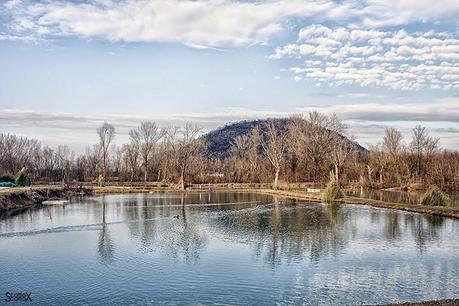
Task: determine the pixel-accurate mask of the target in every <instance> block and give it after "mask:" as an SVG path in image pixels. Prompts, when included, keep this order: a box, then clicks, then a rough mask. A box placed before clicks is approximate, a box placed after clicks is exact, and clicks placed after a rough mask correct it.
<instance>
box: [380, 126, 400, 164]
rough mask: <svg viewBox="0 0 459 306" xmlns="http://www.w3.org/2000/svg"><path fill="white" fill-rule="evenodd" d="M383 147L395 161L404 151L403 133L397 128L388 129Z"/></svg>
mask: <svg viewBox="0 0 459 306" xmlns="http://www.w3.org/2000/svg"><path fill="white" fill-rule="evenodd" d="M384 133H385V134H384V138H383V146H384V148H385V149H386V151H387V152H388V153H389V155H390V156H391V158H392V159H393V160H394V161H395V160H397V158H398V155H399V153H400V150H401V149H402V139H403V137H402V133H401V132H400V131H399V130H397V129H396V128H392V127H390V128H386V129H385V131H384Z"/></svg>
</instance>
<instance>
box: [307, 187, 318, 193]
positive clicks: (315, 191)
mask: <svg viewBox="0 0 459 306" xmlns="http://www.w3.org/2000/svg"><path fill="white" fill-rule="evenodd" d="M307 192H311V193H318V192H320V189H315V188H308V189H307Z"/></svg>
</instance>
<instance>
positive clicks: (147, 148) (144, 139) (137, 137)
mask: <svg viewBox="0 0 459 306" xmlns="http://www.w3.org/2000/svg"><path fill="white" fill-rule="evenodd" d="M129 136H130V138H131V143H133V144H134V145H135V146H136V147H137V148H138V149H139V150H140V156H141V158H142V163H143V169H144V180H145V182H146V181H147V180H148V166H149V161H150V158H151V154H152V153H153V151H154V149H155V145H156V143H157V142H158V141H159V140H160V139H161V137H162V133H161V131H160V129H159V128H158V126H157V125H156V123H154V122H151V121H144V122H142V123H141V124H140V126H139V127H138V128H137V129H136V130H131V131H130V132H129Z"/></svg>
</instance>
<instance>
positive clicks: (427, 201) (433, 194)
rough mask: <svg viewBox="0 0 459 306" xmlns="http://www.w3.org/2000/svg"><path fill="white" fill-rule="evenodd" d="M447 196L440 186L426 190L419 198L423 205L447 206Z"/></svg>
mask: <svg viewBox="0 0 459 306" xmlns="http://www.w3.org/2000/svg"><path fill="white" fill-rule="evenodd" d="M448 203H449V197H448V195H447V194H446V193H444V192H443V191H442V190H441V189H440V188H434V189H431V190H429V191H427V192H426V194H425V195H424V197H423V198H422V200H421V205H425V206H448Z"/></svg>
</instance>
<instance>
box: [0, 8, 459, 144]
mask: <svg viewBox="0 0 459 306" xmlns="http://www.w3.org/2000/svg"><path fill="white" fill-rule="evenodd" d="M458 16H459V4H458V2H457V1H456V0H454V1H452V0H451V1H450V0H442V1H440V0H437V1H432V0H417V1H414V0H400V1H383V0H360V1H332V0H316V1H313V0H309V1H308V0H301V1H300V0H271V1H256V2H255V1H230V0H214V1H187V0H169V1H146V0H123V1H111V0H92V1H91V0H80V1H65V0H60V1H57V0H47V1H28V0H22V1H21V0H10V1H3V2H1V3H0V129H1V130H2V131H3V132H11V133H17V134H21V135H25V136H31V137H36V138H39V139H40V140H41V141H42V142H44V143H47V144H50V145H58V144H68V145H70V146H71V147H72V148H74V149H77V150H80V149H81V148H83V147H84V146H85V145H88V144H91V143H93V142H95V141H96V135H95V128H96V127H97V126H98V125H100V124H101V123H102V122H103V121H105V120H108V121H109V122H111V123H113V124H114V125H115V127H116V128H117V131H118V137H117V141H118V142H119V143H122V142H123V141H127V132H128V130H129V129H130V128H133V127H135V126H136V125H137V124H138V123H139V122H140V121H142V120H155V121H157V122H158V123H160V124H161V125H170V124H174V125H176V124H183V123H184V122H185V121H194V122H196V123H198V124H199V125H201V126H202V127H203V128H205V129H211V128H215V127H217V126H220V125H222V124H224V123H225V122H229V121H237V120H242V119H252V118H264V117H285V116H288V115H290V114H291V113H307V112H308V111H309V110H312V109H318V110H320V111H323V112H325V113H336V114H337V115H338V116H339V117H341V118H342V119H343V120H346V122H348V123H349V125H350V130H349V133H351V134H354V135H355V137H356V138H357V140H359V141H360V142H361V143H362V144H364V145H368V144H374V143H376V142H378V141H379V140H380V138H381V137H382V133H383V130H384V127H386V126H395V127H398V128H400V129H401V130H402V131H403V133H404V134H405V135H406V136H407V137H408V135H409V132H410V128H411V127H413V126H414V125H416V124H418V123H421V124H423V125H426V126H427V127H429V129H430V130H431V132H432V134H434V135H436V136H439V137H441V138H442V140H441V145H442V146H443V147H445V148H450V149H459V123H458V122H459V22H458V20H459V18H458Z"/></svg>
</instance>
